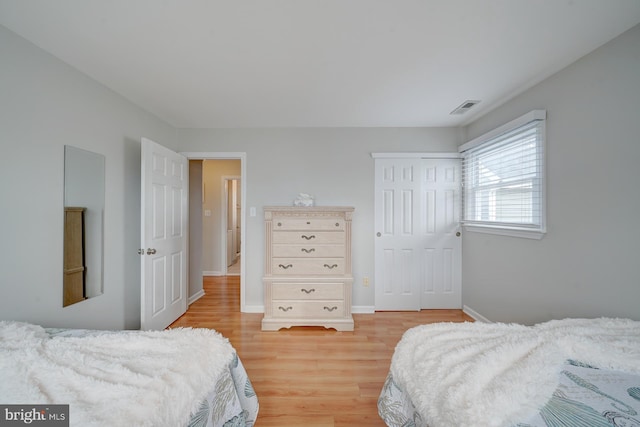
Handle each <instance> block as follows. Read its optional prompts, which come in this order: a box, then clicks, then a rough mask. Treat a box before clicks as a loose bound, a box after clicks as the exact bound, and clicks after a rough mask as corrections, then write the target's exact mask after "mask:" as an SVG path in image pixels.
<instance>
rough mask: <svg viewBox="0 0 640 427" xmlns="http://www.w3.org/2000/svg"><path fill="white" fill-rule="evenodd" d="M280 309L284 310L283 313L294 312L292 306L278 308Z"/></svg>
mask: <svg viewBox="0 0 640 427" xmlns="http://www.w3.org/2000/svg"><path fill="white" fill-rule="evenodd" d="M278 309H279V310H282V311H284V312H287V311H289V310H293V307H291V306H289V307H283V306H280V307H278Z"/></svg>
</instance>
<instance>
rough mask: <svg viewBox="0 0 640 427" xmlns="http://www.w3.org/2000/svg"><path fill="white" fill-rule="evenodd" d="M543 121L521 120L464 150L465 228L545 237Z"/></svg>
mask: <svg viewBox="0 0 640 427" xmlns="http://www.w3.org/2000/svg"><path fill="white" fill-rule="evenodd" d="M539 116H540V115H539V114H538V115H530V116H523V118H520V119H517V120H516V121H514V122H515V124H514V125H512V126H508V125H506V128H507V129H505V127H503V128H501V129H500V132H497V133H498V134H497V135H495V133H496V132H494V133H493V135H495V136H490V137H489V138H487V139H486V140H484V141H481V142H477V141H476V142H475V143H473V144H465V145H464V146H463V147H462V148H463V162H462V168H463V169H462V171H463V221H462V222H463V224H465V225H466V226H478V227H490V228H494V229H496V228H499V229H510V230H527V231H536V232H541V233H544V232H545V209H544V208H545V200H544V196H545V195H544V133H545V120H544V118H539ZM529 119H531V120H529ZM522 122H524V124H522ZM512 123H513V122H512ZM465 147H466V149H464V148H465ZM527 237H528V236H527ZM540 237H541V236H540Z"/></svg>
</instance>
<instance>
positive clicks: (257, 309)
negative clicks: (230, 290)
mask: <svg viewBox="0 0 640 427" xmlns="http://www.w3.org/2000/svg"><path fill="white" fill-rule="evenodd" d="M242 312H243V313H264V305H245V306H244V310H243V311H242Z"/></svg>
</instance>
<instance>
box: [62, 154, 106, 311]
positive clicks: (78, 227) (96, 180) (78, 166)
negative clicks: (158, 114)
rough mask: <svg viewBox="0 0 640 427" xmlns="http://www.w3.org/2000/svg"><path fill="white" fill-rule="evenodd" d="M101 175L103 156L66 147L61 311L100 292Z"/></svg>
mask: <svg viewBox="0 0 640 427" xmlns="http://www.w3.org/2000/svg"><path fill="white" fill-rule="evenodd" d="M104 171H105V158H104V156H103V155H101V154H97V153H92V152H91V151H86V150H82V149H80V148H76V147H72V146H69V145H65V147H64V267H63V268H64V273H63V275H64V277H63V295H62V306H63V307H66V306H69V305H71V304H75V303H78V302H80V301H84V300H86V299H88V298H93V297H96V296H99V295H102V292H103V264H104V263H103V259H104V257H103V238H104V233H103V230H104V195H105V184H104V176H105V175H104Z"/></svg>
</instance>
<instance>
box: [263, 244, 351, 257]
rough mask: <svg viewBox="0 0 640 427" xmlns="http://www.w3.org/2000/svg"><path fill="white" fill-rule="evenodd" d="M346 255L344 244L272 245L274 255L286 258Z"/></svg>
mask: <svg viewBox="0 0 640 427" xmlns="http://www.w3.org/2000/svg"><path fill="white" fill-rule="evenodd" d="M345 255H346V251H345V247H344V245H340V244H332V245H314V244H306V245H285V244H278V245H273V256H274V257H287V258H296V257H297V258H319V257H325V258H344V257H345Z"/></svg>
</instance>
